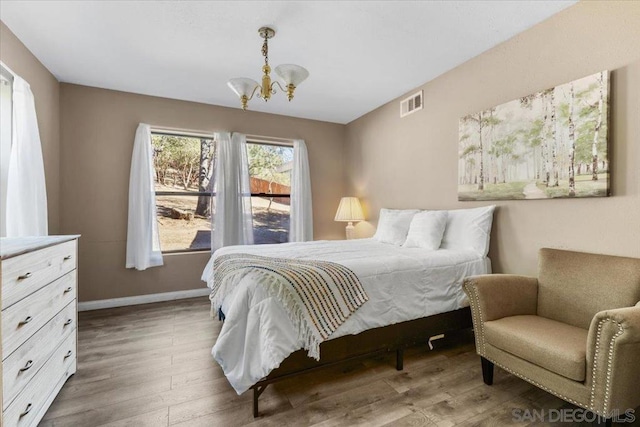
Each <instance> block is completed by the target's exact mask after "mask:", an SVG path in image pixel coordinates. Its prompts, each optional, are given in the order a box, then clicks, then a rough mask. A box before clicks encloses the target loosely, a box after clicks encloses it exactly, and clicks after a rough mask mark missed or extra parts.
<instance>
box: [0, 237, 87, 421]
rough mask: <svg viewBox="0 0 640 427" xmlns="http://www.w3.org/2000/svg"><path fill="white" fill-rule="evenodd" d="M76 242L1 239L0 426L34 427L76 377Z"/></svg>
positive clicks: (56, 238) (76, 240)
mask: <svg viewBox="0 0 640 427" xmlns="http://www.w3.org/2000/svg"><path fill="white" fill-rule="evenodd" d="M78 237H79V236H46V237H24V238H2V239H0V271H1V275H0V279H1V281H2V286H1V287H0V302H1V304H2V316H1V317H0V330H1V334H2V335H1V336H0V337H1V339H2V347H1V350H0V354H1V355H2V370H1V371H0V372H1V374H2V375H1V376H0V380H1V381H2V382H1V383H0V384H1V385H2V387H0V392H1V393H2V394H1V395H0V396H1V399H0V400H1V401H2V417H1V418H0V426H2V427H14V426H20V427H27V426H36V425H37V424H38V422H40V420H41V419H42V417H43V416H44V414H45V412H46V411H47V408H48V407H49V406H50V405H51V402H52V401H53V399H54V398H55V397H56V395H57V394H58V392H59V391H60V389H61V388H62V386H63V385H64V383H65V381H66V380H67V378H69V377H70V376H71V375H73V374H74V373H75V372H76V350H77V333H76V326H77V312H78V311H77V302H76V294H77V272H76V267H77V246H78Z"/></svg>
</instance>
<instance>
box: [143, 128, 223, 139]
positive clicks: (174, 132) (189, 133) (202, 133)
mask: <svg viewBox="0 0 640 427" xmlns="http://www.w3.org/2000/svg"><path fill="white" fill-rule="evenodd" d="M151 132H156V133H164V134H169V135H177V136H195V137H204V138H213V134H214V132H213V131H212V132H206V131H201V130H191V129H180V128H168V127H165V126H153V125H151Z"/></svg>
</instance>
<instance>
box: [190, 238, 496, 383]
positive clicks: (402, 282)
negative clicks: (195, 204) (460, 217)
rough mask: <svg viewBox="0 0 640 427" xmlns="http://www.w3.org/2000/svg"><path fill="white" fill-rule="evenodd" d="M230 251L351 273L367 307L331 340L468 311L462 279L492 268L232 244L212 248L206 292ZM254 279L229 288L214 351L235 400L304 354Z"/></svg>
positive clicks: (359, 246) (476, 262) (449, 260)
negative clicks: (328, 264) (331, 265)
mask: <svg viewBox="0 0 640 427" xmlns="http://www.w3.org/2000/svg"><path fill="white" fill-rule="evenodd" d="M232 253H249V254H257V255H263V256H273V257H282V258H301V259H316V260H325V261H333V262H337V263H340V264H342V265H344V266H346V267H348V268H350V269H351V270H352V271H353V272H354V273H355V274H356V275H357V276H358V278H359V279H360V282H361V283H362V285H363V286H364V289H365V291H366V292H367V294H368V296H369V301H367V302H366V303H365V304H364V305H363V306H362V307H360V308H359V309H358V310H357V311H356V312H355V313H353V314H352V315H351V317H349V319H347V321H346V322H345V323H343V324H342V325H341V326H340V327H339V328H338V329H337V330H336V331H335V332H334V333H333V335H331V337H330V338H329V339H333V338H338V337H340V336H343V335H349V334H358V333H360V332H362V331H365V330H367V329H372V328H376V327H380V326H387V325H391V324H394V323H399V322H403V321H407V320H413V319H418V318H420V317H425V316H431V315H434V314H439V313H444V312H447V311H452V310H456V309H458V308H461V307H463V306H465V305H468V302H467V300H466V296H465V294H464V292H463V290H462V286H461V284H462V279H463V278H465V277H467V276H471V275H475V274H485V273H490V269H491V267H490V262H489V259H488V258H482V257H480V256H478V255H477V254H476V253H474V252H472V251H452V250H446V249H440V250H437V251H428V250H425V249H420V248H402V247H399V246H395V245H390V244H385V243H379V242H377V241H375V240H373V239H358V240H345V241H314V242H304V243H285V244H278V245H253V246H230V247H226V248H222V249H219V250H217V251H216V252H215V254H214V255H213V257H212V258H211V260H209V263H208V264H207V266H206V267H205V269H204V272H203V274H202V280H204V281H206V282H207V284H208V286H209V287H211V280H212V278H213V271H212V269H213V260H214V259H215V257H217V256H220V255H226V254H232ZM257 280H258V277H257V275H254V274H251V273H249V274H247V275H245V276H243V277H241V278H240V279H239V280H238V283H236V285H235V286H232V287H230V288H231V290H230V291H229V293H228V294H227V295H226V296H225V297H224V302H223V304H222V311H223V312H224V313H225V315H226V320H225V322H224V324H223V325H222V329H221V331H220V334H219V336H218V339H217V340H216V343H215V345H214V346H213V350H212V355H213V357H214V358H215V360H216V361H217V362H218V363H219V364H220V366H221V367H222V370H223V371H224V373H225V375H226V376H227V379H228V380H229V383H230V384H231V385H232V386H233V388H234V389H235V390H236V392H237V393H238V394H241V393H243V392H245V391H246V390H248V389H249V388H250V387H251V386H252V385H254V384H255V383H256V382H258V381H259V380H261V379H262V378H264V377H266V376H267V375H268V374H269V373H270V372H271V371H272V370H273V369H275V368H277V367H278V366H280V363H281V362H282V361H283V360H284V359H285V358H286V357H287V356H289V355H290V354H291V353H293V352H294V351H296V350H299V349H301V348H302V342H299V341H298V334H297V332H296V330H295V329H294V326H293V324H292V323H291V321H290V320H289V318H288V316H287V313H286V312H285V311H284V308H283V307H282V305H281V304H280V302H279V301H278V300H277V299H275V298H273V297H271V296H269V295H268V294H267V293H266V291H265V290H264V288H263V287H262V286H260V285H259V283H258V281H257Z"/></svg>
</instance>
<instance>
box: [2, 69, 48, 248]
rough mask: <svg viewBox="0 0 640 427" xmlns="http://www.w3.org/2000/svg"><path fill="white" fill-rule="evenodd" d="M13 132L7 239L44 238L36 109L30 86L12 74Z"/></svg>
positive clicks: (44, 209) (43, 191)
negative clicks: (23, 237)
mask: <svg viewBox="0 0 640 427" xmlns="http://www.w3.org/2000/svg"><path fill="white" fill-rule="evenodd" d="M5 69H6V67H5ZM12 128H13V136H12V138H11V154H10V156H9V166H8V174H7V199H6V200H7V201H6V205H5V207H4V208H5V209H6V217H5V218H6V235H7V237H22V236H46V235H47V233H48V224H47V190H46V186H45V178H44V162H43V160H42V146H41V143H40V132H39V130H38V119H37V117H36V106H35V102H34V99H33V93H32V92H31V88H30V87H29V83H27V82H26V81H25V80H24V79H22V78H20V77H19V76H17V75H15V74H14V80H13V114H12Z"/></svg>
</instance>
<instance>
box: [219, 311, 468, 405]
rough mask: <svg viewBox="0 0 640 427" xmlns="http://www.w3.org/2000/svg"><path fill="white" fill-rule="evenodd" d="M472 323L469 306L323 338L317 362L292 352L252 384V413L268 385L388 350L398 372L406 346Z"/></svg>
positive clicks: (304, 352) (400, 368) (300, 352)
mask: <svg viewBox="0 0 640 427" xmlns="http://www.w3.org/2000/svg"><path fill="white" fill-rule="evenodd" d="M221 317H222V316H221ZM472 326H473V325H472V322H471V310H470V309H469V307H465V308H461V309H459V310H454V311H449V312H446V313H441V314H436V315H433V316H428V317H423V318H420V319H415V320H409V321H406V322H401V323H396V324H395V325H389V326H384V327H381V328H375V329H369V330H366V331H363V332H361V333H359V334H357V335H346V336H343V337H340V338H336V339H333V340H329V341H325V342H323V343H322V344H320V360H319V361H317V360H315V359H312V358H310V357H308V356H307V351H306V350H298V351H296V352H293V353H292V354H291V355H289V357H287V358H286V359H285V360H284V361H283V362H282V363H281V364H280V366H279V367H278V368H276V369H274V370H273V371H271V373H270V374H269V375H268V376H267V377H266V378H264V379H262V380H260V381H258V382H257V383H256V384H254V385H253V387H251V388H252V389H253V416H254V417H258V416H259V411H258V398H259V397H260V395H261V394H262V392H264V390H265V389H266V388H267V387H268V386H269V384H273V383H275V382H278V381H282V380H285V379H287V378H291V377H294V376H297V375H300V374H304V373H307V372H310V371H314V370H316V369H320V368H324V367H328V366H332V365H336V364H338V363H342V362H346V361H348V360H353V359H359V358H364V357H369V356H372V355H374V354H378V353H386V352H390V351H395V352H396V369H397V370H398V371H401V370H402V369H403V356H404V349H405V348H407V347H410V346H412V345H415V344H418V343H424V342H426V341H427V340H428V339H429V338H430V337H432V336H434V335H438V334H446V333H448V332H453V331H457V330H460V329H467V328H471V327H472Z"/></svg>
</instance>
